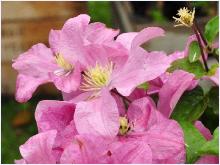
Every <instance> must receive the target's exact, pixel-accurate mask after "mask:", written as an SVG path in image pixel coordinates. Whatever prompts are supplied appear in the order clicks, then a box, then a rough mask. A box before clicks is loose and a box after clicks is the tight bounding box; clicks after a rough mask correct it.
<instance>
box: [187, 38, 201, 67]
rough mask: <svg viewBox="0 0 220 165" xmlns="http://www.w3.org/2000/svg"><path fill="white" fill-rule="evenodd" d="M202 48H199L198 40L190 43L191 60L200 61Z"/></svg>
mask: <svg viewBox="0 0 220 165" xmlns="http://www.w3.org/2000/svg"><path fill="white" fill-rule="evenodd" d="M200 55H201V53H200V48H199V44H198V42H197V41H193V42H192V43H191V44H190V45H189V56H188V57H189V62H191V63H193V62H195V61H198V60H199V58H200Z"/></svg>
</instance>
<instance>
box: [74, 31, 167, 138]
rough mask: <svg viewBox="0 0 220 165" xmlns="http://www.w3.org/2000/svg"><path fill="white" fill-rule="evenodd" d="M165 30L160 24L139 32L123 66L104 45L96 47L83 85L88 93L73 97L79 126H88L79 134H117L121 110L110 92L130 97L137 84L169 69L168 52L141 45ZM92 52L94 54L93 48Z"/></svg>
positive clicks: (82, 87) (83, 88) (83, 89)
mask: <svg viewBox="0 0 220 165" xmlns="http://www.w3.org/2000/svg"><path fill="white" fill-rule="evenodd" d="M163 33H164V31H163V30H162V29H160V28H157V27H150V28H146V29H144V30H142V31H141V32H140V33H138V34H137V35H136V36H135V37H134V38H133V39H132V42H131V45H130V50H128V52H129V57H128V59H127V61H126V63H125V64H124V65H123V66H120V65H118V64H117V60H116V61H115V62H114V61H111V59H109V55H108V54H104V53H105V52H104V51H102V49H101V48H99V49H96V50H97V51H95V54H93V61H90V62H91V64H90V65H89V66H88V67H87V68H88V69H87V70H86V71H85V73H84V76H83V77H84V81H83V83H82V85H81V90H82V91H85V93H87V94H85V93H83V94H82V95H83V96H82V95H79V96H77V97H76V98H74V99H73V100H71V101H72V102H74V103H77V106H76V113H75V116H74V119H75V121H76V127H77V128H79V127H81V128H84V127H83V126H84V125H85V129H78V131H79V133H80V134H82V133H85V132H87V131H88V130H90V131H91V132H93V133H94V132H96V133H97V134H102V135H103V136H109V135H111V136H113V137H114V136H115V135H116V134H117V128H118V124H117V125H116V124H114V123H116V122H115V121H118V118H119V110H118V108H117V104H116V102H115V100H114V98H113V97H112V96H111V94H110V93H109V91H111V90H112V89H113V90H114V88H116V89H117V91H118V92H119V93H120V94H121V95H124V96H129V95H130V94H131V93H132V91H134V89H135V88H136V86H138V85H140V84H141V83H143V82H145V81H150V80H152V79H155V78H156V77H158V76H160V75H161V74H163V73H164V72H165V71H166V69H167V68H168V67H169V65H170V60H169V58H168V57H167V56H166V54H165V53H163V52H150V53H148V52H146V51H144V49H142V48H141V47H140V45H141V44H142V43H143V42H144V41H146V40H149V39H151V38H153V37H157V36H162V35H163ZM119 37H120V36H119ZM127 47H128V46H127ZM93 48H94V47H93ZM100 51H101V53H100ZM91 53H94V49H93V50H92V51H91ZM111 57H112V56H111ZM88 96H89V97H88ZM79 98H80V99H82V98H83V99H84V101H82V100H80V99H79ZM107 123H108V124H107ZM82 125H83V126H82ZM87 126H89V127H90V128H89V129H88V127H87ZM95 126H96V127H95ZM97 126H98V127H97Z"/></svg>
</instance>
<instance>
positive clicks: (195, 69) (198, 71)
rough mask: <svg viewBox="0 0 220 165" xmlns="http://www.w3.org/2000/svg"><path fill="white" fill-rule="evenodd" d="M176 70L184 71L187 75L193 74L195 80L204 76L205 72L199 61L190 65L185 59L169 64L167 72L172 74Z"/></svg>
mask: <svg viewBox="0 0 220 165" xmlns="http://www.w3.org/2000/svg"><path fill="white" fill-rule="evenodd" d="M178 69H181V70H185V71H187V72H189V73H193V74H194V75H195V76H196V78H201V77H202V76H204V75H205V74H206V71H205V69H204V68H203V66H202V64H201V62H200V61H196V62H194V63H190V62H189V60H188V58H187V57H185V58H183V59H179V60H176V61H174V62H173V63H172V64H171V67H170V68H168V69H167V71H168V72H174V71H175V70H178Z"/></svg>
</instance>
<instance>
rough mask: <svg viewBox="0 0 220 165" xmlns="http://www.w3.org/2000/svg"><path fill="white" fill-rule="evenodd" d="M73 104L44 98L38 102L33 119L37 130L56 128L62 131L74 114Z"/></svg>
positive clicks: (43, 130)
mask: <svg viewBox="0 0 220 165" xmlns="http://www.w3.org/2000/svg"><path fill="white" fill-rule="evenodd" d="M74 109H75V107H74V105H73V104H71V103H68V102H65V101H53V100H44V101H41V102H39V103H38V105H37V108H36V112H35V119H36V122H37V126H38V131H39V132H45V131H48V130H52V129H56V130H57V131H58V132H60V131H62V130H63V129H64V128H65V127H66V126H67V125H69V123H70V121H71V120H72V119H73V115H74Z"/></svg>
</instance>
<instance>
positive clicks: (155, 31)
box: [131, 27, 164, 52]
mask: <svg viewBox="0 0 220 165" xmlns="http://www.w3.org/2000/svg"><path fill="white" fill-rule="evenodd" d="M160 36H164V30H163V29H161V28H159V27H148V28H145V29H143V30H141V31H140V32H139V33H138V34H137V35H136V36H135V38H134V40H133V41H132V44H131V52H133V51H134V50H135V49H136V48H137V47H138V46H141V44H143V43H144V42H147V41H149V40H151V39H153V38H156V37H160Z"/></svg>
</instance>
